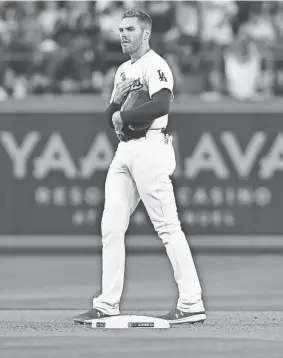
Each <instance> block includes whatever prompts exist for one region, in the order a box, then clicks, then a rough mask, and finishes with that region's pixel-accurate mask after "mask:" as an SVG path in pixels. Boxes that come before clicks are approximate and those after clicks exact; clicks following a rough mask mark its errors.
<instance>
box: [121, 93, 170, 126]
mask: <svg viewBox="0 0 283 358" xmlns="http://www.w3.org/2000/svg"><path fill="white" fill-rule="evenodd" d="M169 109H170V100H169V101H168V99H167V98H162V97H157V98H154V99H153V100H151V101H150V102H146V103H144V104H142V105H141V106H139V107H136V108H134V109H132V110H129V111H121V112H120V113H121V118H122V121H123V123H124V124H134V123H150V122H152V121H153V120H154V119H156V118H158V117H162V116H165V115H166V114H168V113H169Z"/></svg>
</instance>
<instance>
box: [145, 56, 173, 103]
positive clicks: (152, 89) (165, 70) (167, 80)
mask: <svg viewBox="0 0 283 358" xmlns="http://www.w3.org/2000/svg"><path fill="white" fill-rule="evenodd" d="M145 81H146V84H147V87H148V93H149V96H150V98H152V96H153V95H154V93H157V92H159V91H160V90H161V89H163V88H167V89H169V91H170V92H171V101H172V100H173V98H174V95H173V87H174V79H173V74H172V72H171V69H170V67H169V65H168V64H167V62H166V61H165V60H163V59H162V60H160V61H156V63H150V66H148V67H147V68H146V70H145Z"/></svg>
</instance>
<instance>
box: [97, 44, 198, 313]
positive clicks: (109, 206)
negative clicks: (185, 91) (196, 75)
mask: <svg viewBox="0 0 283 358" xmlns="http://www.w3.org/2000/svg"><path fill="white" fill-rule="evenodd" d="M125 78H134V79H135V83H134V88H135V89H141V88H142V89H143V90H146V91H148V92H149V95H150V97H152V96H153V95H154V93H156V92H158V91H160V90H161V89H163V88H167V89H169V90H170V91H171V92H172V98H173V76H172V73H171V70H170V67H169V66H168V64H167V63H166V61H165V60H164V59H163V58H162V57H161V56H159V55H158V54H157V53H156V52H155V51H153V50H150V51H149V52H147V53H146V54H144V55H143V56H142V57H141V58H140V59H138V60H137V61H136V62H134V63H131V61H130V60H129V61H127V62H125V63H123V64H122V65H121V66H120V67H119V68H118V70H117V73H116V76H115V83H114V90H113V94H114V91H115V86H116V84H117V83H119V81H122V80H124V79H125ZM112 99H113V95H112V98H111V100H110V102H111V101H112ZM167 122H168V115H165V116H162V117H160V118H156V119H155V120H154V122H153V123H152V125H151V127H150V128H164V127H166V125H167ZM175 166H176V162H175V153H174V148H173V145H172V141H166V140H165V136H164V134H163V133H162V132H161V130H149V131H148V132H147V134H146V137H144V138H140V139H133V140H130V141H128V142H120V143H119V145H118V148H117V151H116V153H115V157H114V159H113V161H112V163H111V165H110V168H109V171H108V174H107V178H106V184H105V206H104V212H103V217H102V223H101V229H102V246H103V248H102V250H103V256H102V266H103V267H102V294H101V295H99V296H98V297H96V298H94V299H93V307H94V308H97V309H99V310H101V311H102V312H104V313H107V314H111V315H112V314H113V315H114V314H119V303H120V299H121V295H122V290H123V284H124V270H125V243H124V241H125V232H126V230H127V228H128V225H129V220H130V216H131V214H132V213H133V211H134V210H135V208H136V207H137V205H138V203H139V200H140V199H141V200H142V202H143V204H144V205H145V208H146V210H147V213H148V215H149V217H150V219H151V221H152V223H153V225H154V228H155V230H156V232H157V234H158V235H159V237H160V238H161V240H162V242H163V244H164V245H165V248H166V252H167V254H168V257H169V259H170V261H171V264H172V267H173V271H174V277H175V280H176V283H177V285H178V290H179V299H178V303H177V308H179V309H180V310H183V311H187V312H190V311H202V310H204V307H203V302H202V298H201V286H200V283H199V279H198V275H197V272H196V268H195V265H194V262H193V258H192V255H191V251H190V248H189V245H188V243H187V240H186V238H185V235H184V233H183V232H182V230H181V226H180V222H179V219H178V214H177V209H176V202H175V197H174V193H173V187H172V183H171V180H170V175H171V174H172V173H173V171H174V170H175Z"/></svg>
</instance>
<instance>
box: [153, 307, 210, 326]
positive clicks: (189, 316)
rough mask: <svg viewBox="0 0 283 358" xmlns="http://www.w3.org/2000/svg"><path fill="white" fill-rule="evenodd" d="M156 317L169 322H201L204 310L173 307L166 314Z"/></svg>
mask: <svg viewBox="0 0 283 358" xmlns="http://www.w3.org/2000/svg"><path fill="white" fill-rule="evenodd" d="M158 318H162V319H165V320H167V321H169V323H170V324H178V323H203V322H204V321H205V319H206V314H205V311H198V312H184V311H181V310H179V309H178V308H175V309H174V310H172V311H170V312H169V313H167V314H166V315H163V316H159V317H158Z"/></svg>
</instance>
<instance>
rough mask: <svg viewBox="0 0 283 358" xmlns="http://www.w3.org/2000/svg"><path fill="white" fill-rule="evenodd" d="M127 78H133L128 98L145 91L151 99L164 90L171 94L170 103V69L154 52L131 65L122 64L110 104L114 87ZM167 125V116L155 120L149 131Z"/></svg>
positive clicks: (171, 79)
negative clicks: (137, 92)
mask: <svg viewBox="0 0 283 358" xmlns="http://www.w3.org/2000/svg"><path fill="white" fill-rule="evenodd" d="M128 78H134V80H135V81H134V84H133V85H132V87H131V89H130V92H129V95H128V96H131V95H132V94H133V93H134V92H136V91H139V90H143V91H147V92H148V93H149V97H150V98H152V96H153V95H154V94H155V93H157V92H159V91H160V90H161V89H163V88H166V89H168V90H169V91H170V92H171V102H172V101H173V99H174V94H173V86H174V79H173V75H172V72H171V69H170V67H169V65H168V64H167V62H166V61H165V60H164V59H163V58H162V57H161V56H159V55H158V54H157V53H156V52H155V51H154V50H149V51H148V52H147V53H145V54H144V55H143V56H142V57H141V58H139V59H138V60H137V61H136V62H134V63H132V62H131V60H129V61H126V62H124V63H123V64H122V65H121V66H120V67H119V68H118V70H117V72H116V75H115V80H114V89H113V92H112V96H111V99H110V103H112V102H113V98H114V95H115V88H116V85H117V84H118V83H120V82H122V81H124V80H126V79H128ZM122 110H123V105H122V107H121V111H122ZM167 124H168V114H167V115H165V116H162V117H158V118H156V119H155V120H154V121H153V123H152V125H151V126H150V129H154V128H166V126H167Z"/></svg>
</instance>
